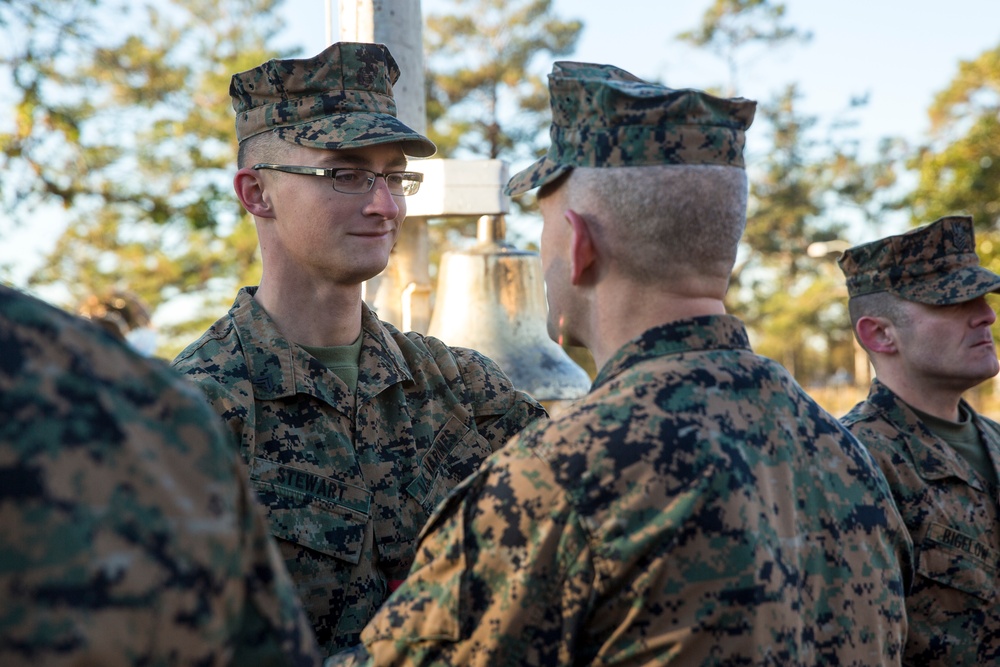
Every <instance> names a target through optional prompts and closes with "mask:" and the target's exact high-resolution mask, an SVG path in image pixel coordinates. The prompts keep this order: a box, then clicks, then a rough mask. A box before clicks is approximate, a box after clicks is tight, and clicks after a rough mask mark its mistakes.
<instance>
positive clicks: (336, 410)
mask: <svg viewBox="0 0 1000 667" xmlns="http://www.w3.org/2000/svg"><path fill="white" fill-rule="evenodd" d="M253 293H254V289H253V288H244V289H243V290H241V291H240V293H239V295H238V296H237V298H236V303H235V304H234V305H233V307H232V309H231V310H230V311H229V313H228V314H227V315H226V316H225V317H223V318H222V319H220V320H219V321H218V322H216V323H215V325H213V326H212V328H211V329H209V331H208V332H207V333H206V334H205V335H203V336H202V337H201V339H200V340H198V341H197V342H195V343H193V344H192V345H191V346H189V347H188V348H187V349H186V350H185V351H184V352H182V353H181V354H180V355H179V356H178V357H177V359H176V360H175V361H174V365H175V366H176V367H177V368H178V369H180V370H182V371H183V372H185V373H187V375H188V377H189V378H190V379H192V380H193V381H195V382H196V383H197V384H198V385H199V386H200V387H201V388H202V389H203V390H204V391H205V393H206V394H207V395H208V396H209V398H210V400H211V403H212V405H213V406H214V408H215V410H216V411H217V412H218V413H219V414H220V415H222V417H223V419H224V420H225V422H226V423H227V424H228V425H229V428H230V430H231V431H232V433H233V434H234V436H235V437H236V442H237V443H239V447H240V451H241V452H242V454H243V457H244V458H245V459H246V461H247V463H248V464H249V468H250V479H251V482H252V484H253V485H254V487H255V488H256V490H257V493H258V495H259V496H260V498H261V500H262V501H263V503H264V505H265V506H266V507H267V508H268V514H269V518H270V523H271V530H272V532H273V534H274V535H275V536H276V537H277V538H278V544H279V547H280V548H281V550H282V553H283V554H284V556H285V559H286V562H287V565H288V569H289V572H290V573H291V575H292V579H293V580H294V581H295V583H296V586H297V588H298V591H299V595H300V597H301V598H302V600H303V603H304V605H305V608H306V612H307V614H309V616H310V620H312V622H313V626H314V628H315V630H316V634H317V636H318V638H319V641H320V645H321V646H324V647H326V648H327V650H330V651H332V650H335V649H337V648H342V647H345V646H349V645H351V644H354V643H356V642H357V641H358V635H359V633H360V632H361V629H362V628H363V627H364V625H365V623H367V622H368V620H369V619H370V618H371V617H372V615H373V614H374V613H375V610H376V609H377V608H378V607H379V605H380V604H382V602H383V600H385V598H386V596H387V595H388V593H389V583H390V582H392V581H393V580H401V579H403V578H404V577H405V576H406V573H407V571H408V570H409V567H410V565H411V563H412V562H413V556H414V547H415V545H416V538H417V534H418V533H419V531H420V529H421V527H422V526H423V525H424V523H425V522H426V521H427V519H428V517H429V516H430V513H431V511H432V510H433V509H434V507H435V506H436V505H437V504H438V503H439V502H440V501H441V500H442V499H443V498H444V497H445V495H447V493H448V492H449V491H450V490H451V489H452V488H453V487H454V486H455V485H456V484H458V483H459V482H460V481H461V480H463V479H464V478H465V477H466V476H468V475H469V474H470V473H472V472H474V471H475V470H476V469H477V468H478V467H479V464H480V463H481V462H482V461H483V460H485V458H486V457H487V456H488V455H489V454H490V453H491V452H493V451H495V450H498V449H500V447H501V446H503V445H504V444H505V443H506V442H507V440H508V439H509V438H510V437H511V436H512V435H514V434H515V433H516V432H518V431H520V430H521V429H522V428H523V427H524V426H525V425H527V424H528V423H529V422H531V421H533V420H535V419H536V418H538V417H540V416H543V415H544V414H545V413H544V411H543V410H542V408H541V406H540V405H538V403H536V402H535V401H534V400H532V399H531V398H529V397H528V396H527V395H525V394H524V393H522V392H519V391H516V390H514V389H513V387H512V385H511V383H510V381H509V380H508V379H507V377H506V376H505V375H504V374H503V372H501V371H500V369H499V368H498V367H497V366H496V365H495V364H494V363H493V362H492V361H490V360H489V359H487V358H485V357H483V356H482V355H480V354H479V353H477V352H473V351H472V350H466V349H460V348H450V347H447V346H446V345H444V344H443V343H442V342H441V341H439V340H437V339H435V338H430V337H423V336H420V335H419V334H415V333H409V334H402V333H400V332H399V331H397V330H396V329H395V328H393V327H392V326H391V325H388V324H385V323H383V322H381V321H379V320H378V318H377V317H375V316H374V315H373V314H372V313H371V311H369V310H368V308H367V307H364V312H363V317H362V336H363V341H362V347H361V357H360V361H359V366H358V386H357V392H356V401H357V406H356V408H355V407H353V406H354V401H353V400H352V399H351V397H350V396H349V395H348V389H347V386H346V385H344V383H343V382H342V381H341V380H340V378H338V377H337V376H336V375H335V374H334V373H333V372H332V371H330V370H328V369H327V368H325V367H324V366H323V365H322V364H320V363H319V362H318V361H317V360H315V359H314V358H313V357H312V356H311V355H309V354H308V353H307V352H305V351H304V350H303V349H301V348H300V347H299V346H297V345H295V344H293V343H290V342H289V341H287V340H285V339H284V338H283V337H282V335H281V333H280V332H279V331H278V329H277V328H276V325H275V324H274V322H273V321H272V320H271V318H270V317H269V316H268V315H267V313H266V312H265V311H264V309H263V308H261V307H260V306H259V305H258V304H257V303H256V302H255V301H254V299H253Z"/></svg>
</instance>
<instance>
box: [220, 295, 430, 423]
mask: <svg viewBox="0 0 1000 667" xmlns="http://www.w3.org/2000/svg"><path fill="white" fill-rule="evenodd" d="M256 291H257V288H256V287H244V288H243V289H241V290H240V291H239V293H238V294H237V295H236V302H235V303H234V304H233V307H232V308H231V309H230V311H229V313H230V316H231V317H232V318H233V322H234V324H235V327H236V331H237V332H238V335H239V337H240V341H241V343H242V345H243V353H244V355H245V358H246V363H247V371H248V373H249V376H250V381H251V383H252V384H253V387H254V396H255V398H257V399H260V400H276V399H281V398H287V397H290V396H294V395H295V394H298V393H304V394H309V395H311V396H315V397H317V398H319V399H321V400H323V401H325V402H326V403H328V404H330V405H331V406H333V407H335V408H338V409H339V408H342V407H343V406H349V405H353V404H354V401H353V400H351V398H350V397H349V396H347V388H346V386H345V385H344V384H343V382H341V380H340V379H339V378H337V377H336V375H335V374H334V373H333V372H332V371H330V370H329V369H327V368H326V367H325V366H323V365H322V364H321V363H320V362H319V361H317V360H316V359H315V358H313V356H312V355H310V354H309V353H308V352H306V351H305V350H303V349H302V348H301V347H300V346H298V345H296V344H294V343H292V342H291V341H289V340H287V339H286V338H285V337H284V336H283V335H282V333H281V331H280V330H279V329H278V327H277V325H276V324H275V323H274V320H273V319H271V316H270V315H268V314H267V311H265V310H264V309H263V308H262V307H261V306H260V304H258V303H257V302H256V300H255V299H254V298H253V295H254V293H255V292H256ZM361 308H362V310H361V332H362V344H361V356H360V357H359V359H358V389H357V393H358V396H357V398H358V400H357V403H358V405H360V404H361V403H362V402H364V400H366V399H368V398H371V397H373V396H376V395H378V394H379V393H381V392H382V391H383V390H385V389H386V388H387V387H389V386H391V385H393V384H396V383H398V382H402V381H406V380H412V375H411V373H410V371H409V368H408V366H407V364H406V362H405V360H404V359H403V355H402V353H401V352H400V349H399V346H398V345H397V344H396V341H394V340H393V339H392V337H391V336H389V334H388V331H387V330H386V329H385V326H384V325H383V324H382V322H380V321H379V319H378V318H377V317H376V316H375V314H374V313H372V312H371V310H370V309H369V308H368V306H367V305H365V304H364V303H362V306H361Z"/></svg>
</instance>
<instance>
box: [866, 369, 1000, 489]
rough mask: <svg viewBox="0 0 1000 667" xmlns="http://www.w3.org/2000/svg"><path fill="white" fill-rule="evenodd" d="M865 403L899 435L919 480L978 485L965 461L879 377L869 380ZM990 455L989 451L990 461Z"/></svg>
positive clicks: (973, 416) (972, 412) (977, 417)
mask: <svg viewBox="0 0 1000 667" xmlns="http://www.w3.org/2000/svg"><path fill="white" fill-rule="evenodd" d="M868 402H869V403H870V404H871V405H872V406H873V407H874V408H875V409H876V410H877V411H878V412H879V413H880V414H881V416H882V418H883V419H885V420H886V421H888V422H889V423H891V424H893V425H894V426H895V427H896V429H897V430H898V431H899V432H900V433H901V434H902V435H901V437H900V442H901V444H902V445H903V446H904V447H906V449H907V450H908V451H909V452H910V458H911V459H912V461H913V464H914V466H915V467H916V468H917V472H918V473H919V474H920V476H921V477H923V478H924V479H944V478H947V477H959V478H961V479H963V480H965V482H966V483H968V484H971V485H973V486H976V487H978V486H979V482H978V481H977V480H978V477H977V476H976V475H974V474H971V466H970V465H969V464H968V463H967V462H966V461H965V459H963V458H961V455H960V454H959V453H958V452H956V451H955V450H954V449H952V448H951V447H950V446H948V444H947V443H945V442H944V441H942V440H941V439H940V438H938V437H937V436H936V435H934V433H933V432H932V431H931V430H930V429H929V428H927V426H926V425H925V424H924V423H923V421H921V419H920V417H918V416H917V413H916V412H914V411H913V409H912V408H910V406H908V405H907V404H906V403H905V402H904V401H903V400H902V399H901V398H899V397H898V396H897V395H896V394H895V393H894V392H893V391H892V390H891V389H889V387H887V386H885V385H884V384H882V383H881V382H880V381H879V380H878V378H876V379H875V380H873V381H872V386H871V389H869V391H868ZM963 403H964V401H963ZM965 407H966V409H968V410H969V413H970V414H971V415H972V419H973V421H975V423H976V427H977V428H978V429H979V430H980V433H982V424H981V423H980V420H979V416H978V415H977V414H976V412H975V410H973V409H972V408H971V407H970V406H968V404H965ZM992 456H993V453H992V452H991V453H990V457H991V460H992Z"/></svg>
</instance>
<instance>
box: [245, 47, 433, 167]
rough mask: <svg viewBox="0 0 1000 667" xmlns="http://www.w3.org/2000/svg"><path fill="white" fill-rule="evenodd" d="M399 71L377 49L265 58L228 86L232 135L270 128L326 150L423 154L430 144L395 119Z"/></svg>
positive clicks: (291, 139) (430, 149)
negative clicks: (391, 148) (391, 149)
mask: <svg viewBox="0 0 1000 667" xmlns="http://www.w3.org/2000/svg"><path fill="white" fill-rule="evenodd" d="M399 74H400V72H399V67H398V66H397V65H396V61H395V60H394V59H393V57H392V54H390V53H389V49H387V48H386V47H385V46H384V45H382V44H363V43H353V42H338V43H336V44H332V45H331V46H330V47H328V48H327V49H326V50H324V51H323V52H322V53H320V54H319V55H317V56H315V57H313V58H306V59H291V60H269V61H267V62H266V63H264V64H263V65H260V66H258V67H255V68H253V69H251V70H247V71H246V72H240V73H239V74H234V75H233V78H232V82H231V83H230V84H229V95H230V97H232V98H233V108H234V109H235V110H236V138H237V140H238V141H240V142H242V141H243V140H245V139H247V138H249V137H252V136H254V135H257V134H261V133H263V132H269V131H273V132H275V133H276V134H277V135H278V136H279V137H281V138H282V139H284V140H285V141H288V142H291V143H293V144H300V145H302V146H311V147H313V148H327V149H344V148H359V147H362V146H374V145H378V144H388V143H401V144H402V146H403V152H404V153H406V154H407V155H412V156H414V157H428V156H430V155H433V154H434V152H435V150H437V149H436V148H435V146H434V143H433V142H432V141H431V140H430V139H428V138H427V137H424V136H422V135H421V134H419V133H418V132H416V131H415V130H412V129H410V128H409V127H407V126H406V125H405V124H403V123H402V122H401V121H400V120H399V119H397V118H396V102H395V100H394V99H393V96H392V86H393V84H394V83H396V80H397V79H399Z"/></svg>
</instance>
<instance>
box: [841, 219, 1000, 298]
mask: <svg viewBox="0 0 1000 667" xmlns="http://www.w3.org/2000/svg"><path fill="white" fill-rule="evenodd" d="M837 263H838V264H839V265H840V268H841V270H842V271H843V272H844V276H846V278H847V293H848V295H849V296H851V297H856V296H863V295H865V294H874V293H875V292H890V293H892V294H896V295H898V296H900V297H902V298H904V299H906V300H907V301H915V302H917V303H925V304H928V305H932V306H945V305H949V304H954V303H963V302H965V301H971V300H972V299H975V298H977V297H980V296H983V295H984V294H987V293H989V292H997V291H1000V276H998V275H997V274H995V273H993V272H992V271H990V270H988V269H985V268H983V267H982V266H980V265H979V257H978V256H977V255H976V238H975V232H974V230H973V227H972V218H970V217H968V216H962V215H955V216H948V217H944V218H940V219H939V220H935V221H934V222H932V223H931V224H929V225H925V226H924V227H919V228H917V229H913V230H910V231H908V232H906V233H905V234H898V235H896V236H887V237H886V238H884V239H879V240H878V241H872V242H871V243H865V244H863V245H859V246H855V247H853V248H849V249H848V250H846V251H844V254H843V255H841V257H840V259H839V260H837Z"/></svg>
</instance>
